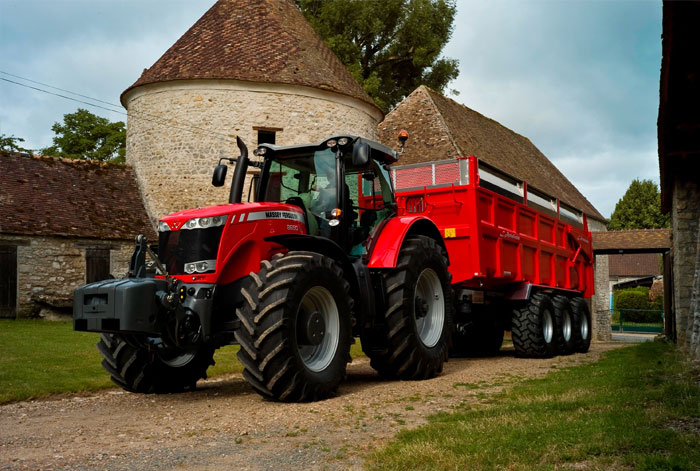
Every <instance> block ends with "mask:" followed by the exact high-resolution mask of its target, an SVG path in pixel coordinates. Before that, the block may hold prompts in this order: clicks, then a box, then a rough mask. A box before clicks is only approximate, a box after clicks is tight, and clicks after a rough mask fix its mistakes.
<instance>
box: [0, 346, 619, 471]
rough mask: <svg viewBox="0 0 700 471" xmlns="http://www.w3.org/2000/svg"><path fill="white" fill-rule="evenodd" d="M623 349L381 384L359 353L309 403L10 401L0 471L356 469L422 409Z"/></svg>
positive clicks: (237, 394) (212, 390)
mask: <svg viewBox="0 0 700 471" xmlns="http://www.w3.org/2000/svg"><path fill="white" fill-rule="evenodd" d="M622 346H625V344H620V343H594V344H592V345H591V350H590V352H589V353H587V354H585V355H582V354H576V355H572V356H567V357H557V358H553V359H544V360H535V359H521V358H515V357H514V353H513V350H512V349H505V350H504V351H502V352H501V354H500V355H499V356H497V357H491V358H481V359H457V358H453V359H450V361H449V363H447V364H446V365H445V370H444V371H443V373H442V375H440V376H439V377H437V378H434V379H432V380H428V381H420V382H404V381H384V380H382V379H381V378H379V377H378V376H377V375H376V373H375V372H374V370H372V369H371V368H370V366H369V361H368V360H367V359H364V358H363V359H360V360H355V361H354V362H353V363H351V364H350V365H348V377H347V380H346V381H345V382H344V383H343V384H342V385H341V387H340V390H339V392H338V396H337V397H335V398H332V399H328V400H325V401H322V402H316V403H309V404H280V403H275V402H270V401H267V400H263V399H262V398H260V396H258V395H257V394H255V393H253V392H252V390H251V389H250V388H249V387H248V385H247V383H246V382H245V381H244V380H243V378H242V377H241V376H240V375H229V376H225V377H217V378H215V379H212V380H208V381H204V382H201V383H200V385H199V389H198V390H197V391H195V392H192V393H185V394H176V395H138V394H130V393H125V392H123V391H121V390H118V389H111V390H105V391H101V392H98V393H92V394H89V395H71V396H65V397H58V398H56V397H54V398H50V399H47V400H40V401H27V402H20V403H14V404H8V405H5V406H1V407H0V470H15V469H33V470H34V469H41V470H83V469H114V470H134V469H175V470H179V469H188V470H189V469H192V470H200V469H202V470H203V469H221V470H229V469H237V470H262V469H274V470H287V469H304V470H324V469H329V470H336V469H338V470H340V469H342V470H345V469H362V463H363V457H364V455H365V454H366V453H367V452H370V451H372V450H374V449H376V448H377V447H380V446H381V445H382V444H384V443H386V442H387V441H388V440H390V439H391V438H392V437H393V436H394V434H395V433H396V432H398V431H399V430H400V429H402V428H406V427H409V428H413V427H416V426H419V425H421V424H423V423H425V422H426V416H428V415H429V414H434V413H436V412H440V411H449V410H450V409H451V408H452V407H454V406H456V405H458V404H460V403H462V402H476V401H478V400H480V398H481V399H483V395H484V394H487V395H488V394H493V393H495V392H498V391H500V390H501V389H502V388H503V387H505V386H507V385H508V384H509V383H512V382H513V381H516V380H517V379H520V378H526V377H527V378H529V377H538V376H542V375H544V374H546V373H547V372H549V371H552V370H553V369H555V368H561V367H566V366H570V365H572V364H578V363H582V362H591V361H596V360H597V359H598V358H599V357H600V354H601V353H602V352H605V351H607V350H610V349H613V348H619V347H622ZM477 385H478V386H477ZM477 396H478V397H477Z"/></svg>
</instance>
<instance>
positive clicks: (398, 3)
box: [295, 0, 459, 112]
mask: <svg viewBox="0 0 700 471" xmlns="http://www.w3.org/2000/svg"><path fill="white" fill-rule="evenodd" d="M295 1H296V4H297V6H298V7H299V9H300V10H301V12H302V13H303V14H304V16H306V18H307V19H308V20H309V22H310V23H311V25H312V26H313V27H314V29H315V30H316V32H317V33H318V34H319V36H321V38H323V40H324V41H325V42H326V44H327V45H328V46H329V47H330V48H331V50H333V52H335V54H336V55H337V56H338V57H339V58H340V60H341V61H342V62H343V64H345V66H346V67H347V68H348V69H349V70H350V73H352V75H353V76H354V77H355V79H356V80H357V81H358V82H359V83H360V85H362V87H363V88H364V89H365V91H366V92H367V93H368V94H369V95H370V96H371V97H372V98H373V99H374V101H375V103H376V104H377V105H378V106H379V107H380V108H382V110H384V111H385V112H386V111H389V110H390V109H391V108H393V107H394V106H395V105H396V104H397V103H399V102H400V101H401V100H402V99H403V98H404V97H405V96H407V95H408V94H409V93H411V92H412V91H413V90H415V89H416V88H417V87H418V86H419V85H427V86H428V87H430V88H432V89H433V90H436V91H438V92H444V89H445V86H446V85H447V84H448V83H449V82H450V81H451V80H453V79H454V78H456V77H457V75H458V74H459V70H458V68H457V66H458V61H457V60H455V59H449V58H440V57H439V56H440V53H441V52H442V49H443V48H444V47H445V44H447V41H448V40H449V39H450V36H451V35H452V23H453V21H454V17H455V12H456V7H455V2H454V0H381V1H380V0H295Z"/></svg>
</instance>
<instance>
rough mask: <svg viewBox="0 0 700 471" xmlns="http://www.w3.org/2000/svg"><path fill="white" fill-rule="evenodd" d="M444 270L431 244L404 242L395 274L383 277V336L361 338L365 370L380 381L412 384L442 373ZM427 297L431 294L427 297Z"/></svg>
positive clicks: (449, 298) (446, 309)
mask: <svg viewBox="0 0 700 471" xmlns="http://www.w3.org/2000/svg"><path fill="white" fill-rule="evenodd" d="M447 265H448V260H447V256H446V254H445V251H444V249H443V248H442V247H440V246H439V245H438V244H437V242H435V241H434V240H433V239H431V238H429V237H425V236H412V237H408V238H406V240H405V241H404V243H403V246H402V247H401V251H400V253H399V257H398V260H397V265H396V268H395V269H393V270H388V271H386V272H384V280H385V286H386V306H387V310H386V312H385V313H384V317H385V318H384V321H385V323H386V330H383V331H382V332H381V333H379V334H377V333H375V335H373V336H372V337H370V336H366V337H363V338H362V345H363V349H364V351H365V353H366V354H367V356H369V357H370V360H371V361H370V364H371V366H372V367H373V368H374V369H375V370H377V371H378V372H379V374H380V375H382V376H384V377H387V378H400V379H410V380H414V379H415V380H418V379H428V378H432V377H433V376H435V375H436V374H438V373H440V372H442V366H443V363H444V362H445V361H446V360H447V356H448V351H449V347H450V343H451V336H452V325H453V324H452V320H453V310H454V302H453V294H452V287H451V285H450V281H451V279H452V276H451V275H450V273H449V271H448V270H447ZM436 291H439V292H436ZM427 293H434V294H431V295H430V297H428V296H427V295H426V294H427ZM421 294H422V295H423V296H420V295H421ZM424 298H425V299H424ZM417 310H420V313H419V315H418V316H416V311H417ZM366 343H367V344H366Z"/></svg>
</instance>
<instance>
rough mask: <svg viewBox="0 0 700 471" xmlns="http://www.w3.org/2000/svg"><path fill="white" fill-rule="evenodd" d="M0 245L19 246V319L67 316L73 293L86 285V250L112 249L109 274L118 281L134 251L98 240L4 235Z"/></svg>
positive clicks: (119, 243)
mask: <svg viewBox="0 0 700 471" xmlns="http://www.w3.org/2000/svg"><path fill="white" fill-rule="evenodd" d="M0 242H1V243H2V244H4V245H16V246H17V291H18V299H17V305H18V306H17V317H35V316H38V315H42V314H44V313H45V312H46V311H47V310H48V311H52V310H59V311H63V312H66V313H67V312H68V309H69V308H70V307H72V306H73V291H74V290H75V288H77V287H79V286H81V285H84V284H85V251H86V249H87V248H109V249H110V274H111V275H113V276H114V277H117V278H118V277H122V276H124V275H125V274H126V272H127V271H128V269H129V260H130V257H131V252H132V251H133V242H127V241H105V240H99V239H82V238H67V237H49V236H31V237H28V236H15V235H9V234H3V235H2V236H0ZM42 311H43V312H42Z"/></svg>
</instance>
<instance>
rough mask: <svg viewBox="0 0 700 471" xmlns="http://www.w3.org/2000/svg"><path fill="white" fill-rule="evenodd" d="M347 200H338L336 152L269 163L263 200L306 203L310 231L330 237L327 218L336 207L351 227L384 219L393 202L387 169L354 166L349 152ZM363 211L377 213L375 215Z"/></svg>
mask: <svg viewBox="0 0 700 471" xmlns="http://www.w3.org/2000/svg"><path fill="white" fill-rule="evenodd" d="M344 167H345V182H344V183H345V188H344V194H345V198H346V201H345V202H344V203H345V204H342V203H343V202H339V201H338V186H337V185H338V181H337V178H336V175H337V173H336V158H335V153H334V152H333V151H332V150H331V149H330V148H326V149H323V150H318V151H315V152H309V151H307V152H305V153H303V154H299V155H290V156H284V157H283V158H278V159H276V160H273V161H272V162H271V164H270V170H269V174H268V182H267V187H266V191H265V198H264V201H274V202H283V203H292V204H298V203H299V202H301V203H303V207H304V209H305V210H306V212H307V219H308V223H309V232H310V233H311V234H312V235H321V236H324V237H329V236H330V233H331V227H330V226H329V224H328V221H329V220H330V219H332V218H331V215H330V212H331V211H332V210H333V209H336V208H341V209H343V211H344V212H345V213H344V217H345V218H346V221H347V228H348V230H350V231H352V230H353V228H354V227H359V226H360V225H361V223H362V222H363V221H366V222H367V224H366V225H369V224H371V225H372V226H373V225H374V222H375V221H376V220H378V219H383V218H384V217H385V215H384V214H383V213H382V211H383V210H384V207H385V205H387V204H389V203H391V202H392V201H393V197H392V191H391V186H390V184H389V174H388V172H387V171H386V170H385V169H384V168H382V167H381V166H379V165H378V164H377V162H375V161H371V162H370V164H369V165H368V166H366V167H363V168H354V167H353V166H352V159H351V157H350V155H348V156H347V158H346V159H345V160H344ZM363 213H374V216H370V215H369V214H367V215H366V216H364V218H363V216H362V214H363Z"/></svg>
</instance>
